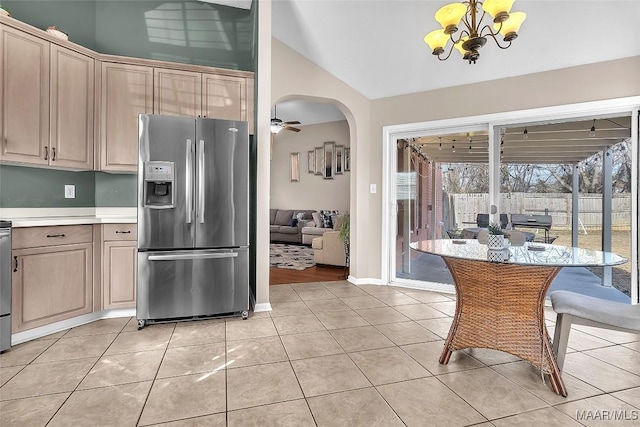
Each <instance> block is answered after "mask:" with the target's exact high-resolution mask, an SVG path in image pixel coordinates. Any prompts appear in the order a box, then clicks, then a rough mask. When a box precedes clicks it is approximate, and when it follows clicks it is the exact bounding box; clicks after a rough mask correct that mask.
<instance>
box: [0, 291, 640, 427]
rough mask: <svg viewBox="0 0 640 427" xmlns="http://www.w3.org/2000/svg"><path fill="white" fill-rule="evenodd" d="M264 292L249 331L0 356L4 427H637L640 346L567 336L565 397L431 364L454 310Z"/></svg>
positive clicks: (583, 334) (453, 365)
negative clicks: (265, 309)
mask: <svg viewBox="0 0 640 427" xmlns="http://www.w3.org/2000/svg"><path fill="white" fill-rule="evenodd" d="M270 292H271V302H272V306H273V312H271V313H257V314H253V315H252V316H251V317H250V319H249V320H246V321H242V320H240V319H227V320H223V319H220V320H208V321H199V322H188V323H178V324H173V323H172V324H166V325H151V326H149V327H147V328H145V329H143V330H142V331H137V330H136V324H135V319H129V318H126V319H125V318H123V319H108V320H101V321H97V322H94V323H91V324H88V325H83V326H80V327H77V328H74V329H71V330H69V331H64V332H61V333H57V334H54V335H50V336H48V337H44V338H42V339H39V340H35V341H31V342H28V343H24V344H20V345H18V346H15V347H13V348H12V349H11V350H10V351H8V352H6V353H4V354H2V355H0V384H2V387H1V388H0V425H1V426H2V427H9V426H45V425H47V426H110V425H113V426H119V427H120V426H136V425H140V426H146V425H167V426H168V425H171V426H240V425H242V426H247V425H249V426H252V425H255V426H265V425H272V426H296V427H298V426H307V425H308V426H314V425H318V426H342V425H344V426H376V425H377V426H396V425H397V426H402V425H407V426H438V425H442V426H466V425H483V426H485V425H486V426H489V425H495V426H515V425H522V426H530V425H531V426H533V425H535V426H538V425H545V426H574V425H575V426H580V425H587V426H591V425H618V424H619V425H624V426H627V425H628V426H631V425H640V335H634V334H626V333H613V332H610V331H602V330H597V329H592V328H587V327H578V328H579V329H578V328H574V330H573V331H572V333H571V337H570V341H569V346H570V350H569V351H570V353H569V354H567V358H566V361H565V372H564V373H563V378H564V381H565V384H566V386H567V388H568V390H569V396H568V397H567V398H563V397H561V396H558V395H556V394H554V393H553V392H552V391H551V389H550V387H549V382H548V381H546V382H545V383H544V384H543V382H542V380H541V378H540V373H539V372H538V371H537V370H536V369H535V368H532V367H531V366H530V365H529V364H527V363H525V362H522V361H520V360H519V359H518V358H516V357H513V356H511V355H508V354H505V353H500V352H496V351H491V350H483V349H471V350H465V351H456V352H454V353H453V356H452V357H451V361H450V362H449V364H448V365H440V364H439V363H438V357H439V355H440V352H441V351H442V346H443V342H444V338H445V337H446V335H447V333H448V330H449V325H450V323H451V314H452V313H453V311H452V310H453V309H454V308H455V303H454V296H452V295H442V294H439V293H434V292H426V291H416V290H413V289H402V288H393V287H380V286H373V285H369V286H354V285H351V284H349V283H347V282H330V283H311V284H295V285H278V286H272V287H271V288H270ZM546 314H547V324H548V326H549V330H550V332H551V333H553V326H554V323H553V322H554V321H555V314H554V313H553V312H552V311H551V310H550V309H548V310H546ZM607 414H610V415H607ZM607 416H611V417H613V416H618V417H619V418H620V417H622V420H619V421H617V423H616V422H615V421H603V420H602V419H603V418H602V417H607ZM589 417H591V418H589ZM598 417H599V418H598Z"/></svg>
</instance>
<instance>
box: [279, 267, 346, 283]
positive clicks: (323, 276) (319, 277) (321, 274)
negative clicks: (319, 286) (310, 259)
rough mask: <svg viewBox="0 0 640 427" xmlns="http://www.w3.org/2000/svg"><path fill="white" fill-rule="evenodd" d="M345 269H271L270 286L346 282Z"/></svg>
mask: <svg viewBox="0 0 640 427" xmlns="http://www.w3.org/2000/svg"><path fill="white" fill-rule="evenodd" d="M344 273H345V270H344V267H330V266H326V265H323V266H318V265H316V266H314V267H310V268H305V269H304V270H288V269H286V268H273V267H272V268H270V269H269V284H270V285H283V284H289V283H308V282H335V281H338V280H346V278H347V276H345V274H344Z"/></svg>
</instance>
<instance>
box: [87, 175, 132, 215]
mask: <svg viewBox="0 0 640 427" xmlns="http://www.w3.org/2000/svg"><path fill="white" fill-rule="evenodd" d="M95 179H96V188H95V189H96V192H95V205H96V206H97V207H135V206H137V205H138V193H137V188H138V175H136V174H115V173H106V172H95Z"/></svg>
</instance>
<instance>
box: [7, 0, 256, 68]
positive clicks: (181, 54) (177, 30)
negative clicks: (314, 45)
mask: <svg viewBox="0 0 640 427" xmlns="http://www.w3.org/2000/svg"><path fill="white" fill-rule="evenodd" d="M1 3H2V5H3V7H5V8H6V9H8V10H9V11H10V12H11V14H12V16H13V17H14V18H16V19H18V20H20V21H23V22H26V23H28V24H30V25H33V26H35V27H38V28H42V29H46V28H47V27H48V26H50V25H55V26H56V27H58V28H60V29H61V30H63V31H64V32H66V33H67V34H69V40H71V41H73V42H75V43H78V44H80V45H82V46H85V47H87V48H89V49H92V50H95V51H97V52H100V53H107V54H112V55H122V56H132V57H138V58H148V59H158V60H163V61H172V62H180V63H186V64H200V65H207V66H212V67H220V68H227V69H237V70H245V71H253V70H254V62H253V39H254V34H255V33H254V16H253V14H252V11H251V10H246V9H238V8H234V7H228V6H221V5H214V4H210V3H203V2H200V1H180V0H177V1H170V2H167V1H156V0H126V1H117V0H108V1H107V0H74V1H60V0H49V1H47V0H38V1H36V0H17V1H16V0H8V1H4V0H2V1H1Z"/></svg>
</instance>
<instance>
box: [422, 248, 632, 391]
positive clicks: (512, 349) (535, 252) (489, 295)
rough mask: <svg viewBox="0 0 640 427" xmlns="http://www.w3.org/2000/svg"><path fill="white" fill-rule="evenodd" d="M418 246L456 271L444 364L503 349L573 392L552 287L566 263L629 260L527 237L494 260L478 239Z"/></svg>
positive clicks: (593, 264)
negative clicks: (554, 325)
mask: <svg viewBox="0 0 640 427" xmlns="http://www.w3.org/2000/svg"><path fill="white" fill-rule="evenodd" d="M411 247H412V248H413V249H415V250H417V251H420V252H425V253H430V254H435V255H440V256H441V257H442V259H443V260H444V262H445V263H446V265H447V267H448V268H449V271H450V272H451V275H452V276H453V280H454V284H455V288H456V294H457V296H456V311H455V315H454V318H453V322H452V324H451V328H450V330H449V335H448V336H447V340H446V341H445V345H444V349H443V351H442V355H441V356H440V363H441V364H447V363H448V362H449V358H450V357H451V353H452V352H453V351H454V350H461V349H465V348H488V349H493V350H500V351H504V352H507V353H510V354H513V355H514V356H517V357H519V358H521V359H523V360H526V361H527V362H529V363H530V364H531V365H533V366H535V367H537V368H538V369H540V370H541V372H542V373H544V374H548V375H549V380H550V382H551V387H552V389H553V391H554V392H555V393H557V394H561V395H562V396H567V389H566V387H565V385H564V382H563V381H562V377H561V376H560V370H559V369H558V365H557V364H556V357H555V355H554V354H553V350H552V346H551V342H550V340H549V335H548V333H547V328H546V327H545V323H544V301H545V295H546V292H547V289H549V285H550V284H551V282H552V280H553V279H554V278H555V276H556V275H557V274H558V272H559V271H560V269H561V268H562V267H576V266H581V267H596V266H597V267H603V266H612V265H618V264H623V263H625V262H626V261H627V260H626V259H625V258H623V257H621V256H619V255H616V254H614V253H611V252H600V251H595V250H591V249H581V248H574V247H564V246H556V245H550V244H543V243H536V244H534V243H530V242H526V243H525V244H524V246H517V247H510V248H508V249H505V251H506V252H505V255H508V257H509V258H508V260H507V261H504V262H490V261H488V260H487V252H488V248H487V246H486V245H483V244H480V243H479V242H478V241H477V240H473V239H466V240H450V239H439V240H423V241H419V242H414V243H411ZM507 252H508V253H507Z"/></svg>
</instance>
